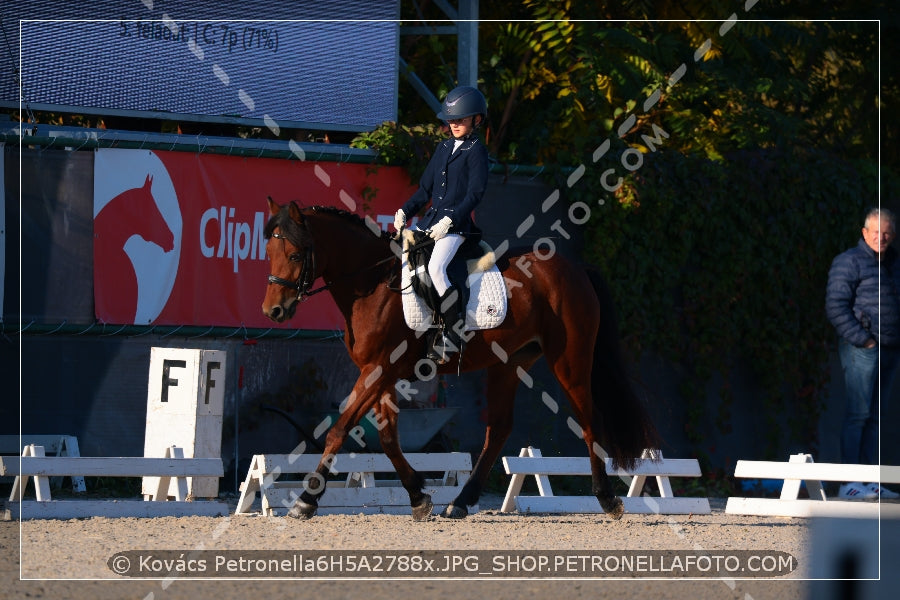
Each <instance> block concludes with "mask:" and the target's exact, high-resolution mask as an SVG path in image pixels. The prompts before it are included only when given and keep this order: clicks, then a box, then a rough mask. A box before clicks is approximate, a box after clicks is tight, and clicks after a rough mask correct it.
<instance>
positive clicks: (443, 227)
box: [428, 217, 453, 241]
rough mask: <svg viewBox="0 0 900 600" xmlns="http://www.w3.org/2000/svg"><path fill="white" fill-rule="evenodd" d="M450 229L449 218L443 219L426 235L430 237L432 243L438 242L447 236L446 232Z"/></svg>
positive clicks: (450, 222)
mask: <svg viewBox="0 0 900 600" xmlns="http://www.w3.org/2000/svg"><path fill="white" fill-rule="evenodd" d="M451 227H453V220H452V219H450V217H444V218H442V219H441V220H440V221H438V222H437V223H435V224H434V226H432V228H431V229H430V230H429V233H428V235H430V236H431V239H433V240H434V241H438V240H439V239H441V238H442V237H444V236H445V235H447V232H448V231H450V228H451Z"/></svg>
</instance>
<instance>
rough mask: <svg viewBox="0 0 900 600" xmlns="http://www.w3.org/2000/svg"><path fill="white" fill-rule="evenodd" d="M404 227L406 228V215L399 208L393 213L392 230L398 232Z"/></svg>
mask: <svg viewBox="0 0 900 600" xmlns="http://www.w3.org/2000/svg"><path fill="white" fill-rule="evenodd" d="M404 227H406V213H405V212H403V209H402V208H401V209H400V210H398V211H397V212H396V213H394V229H396V230H397V231H400V230H401V229H403V228H404Z"/></svg>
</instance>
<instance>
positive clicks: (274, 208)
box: [266, 196, 281, 217]
mask: <svg viewBox="0 0 900 600" xmlns="http://www.w3.org/2000/svg"><path fill="white" fill-rule="evenodd" d="M266 200H267V201H268V202H269V214H271V215H272V216H273V217H274V216H275V215H277V214H278V213H279V212H281V207H280V206H278V203H277V202H275V201H274V200H272V196H266Z"/></svg>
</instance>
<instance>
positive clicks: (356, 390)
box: [288, 371, 380, 519]
mask: <svg viewBox="0 0 900 600" xmlns="http://www.w3.org/2000/svg"><path fill="white" fill-rule="evenodd" d="M367 375H368V371H364V372H363V373H361V374H360V376H359V379H357V380H356V384H355V385H354V386H353V391H351V392H350V396H349V397H348V398H347V400H346V402H345V405H344V410H343V411H342V412H341V414H340V415H339V416H338V419H337V421H336V422H335V424H334V425H332V426H331V429H329V430H328V435H327V436H325V449H324V450H323V452H322V458H320V459H319V464H318V466H317V467H316V470H315V471H314V472H313V473H310V474H309V475H307V476H306V478H305V479H304V480H303V492H302V493H301V494H300V497H299V498H297V500H296V501H295V502H294V505H293V506H292V507H291V509H290V510H289V511H288V516H289V517H293V518H295V519H309V518H310V517H312V516H313V515H315V514H316V510H317V509H318V508H319V498H321V497H322V494H324V493H325V484H326V482H327V481H328V477H329V475H330V474H331V469H332V465H333V464H334V461H335V458H336V457H337V454H338V452H339V451H340V449H341V446H343V445H344V442H345V441H346V440H347V436H348V435H349V433H350V430H351V429H352V428H353V427H355V426H356V424H357V423H359V421H360V419H362V417H363V415H365V414H366V413H367V412H368V411H369V409H371V408H372V406H373V404H376V403H377V401H378V398H379V392H380V389H373V388H372V386H370V385H367V383H366V381H365V380H366V377H367Z"/></svg>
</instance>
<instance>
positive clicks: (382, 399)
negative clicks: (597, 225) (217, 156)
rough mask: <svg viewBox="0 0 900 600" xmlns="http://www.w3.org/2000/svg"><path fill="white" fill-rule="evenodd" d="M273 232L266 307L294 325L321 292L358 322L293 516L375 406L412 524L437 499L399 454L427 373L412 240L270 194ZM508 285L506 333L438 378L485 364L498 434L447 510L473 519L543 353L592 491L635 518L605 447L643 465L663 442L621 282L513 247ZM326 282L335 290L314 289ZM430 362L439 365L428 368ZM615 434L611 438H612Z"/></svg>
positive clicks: (471, 339) (486, 334)
mask: <svg viewBox="0 0 900 600" xmlns="http://www.w3.org/2000/svg"><path fill="white" fill-rule="evenodd" d="M268 203H269V213H270V218H269V220H268V222H267V224H266V227H265V229H264V235H265V237H266V239H267V242H266V244H267V245H266V252H267V254H268V257H269V263H270V264H269V266H270V275H269V277H268V283H267V286H266V292H265V297H264V300H263V303H262V310H263V313H265V315H266V316H267V317H269V319H271V320H273V321H275V322H277V323H281V322H284V321H285V320H287V319H290V318H291V317H292V316H293V315H294V314H295V311H296V310H297V307H298V306H299V305H300V304H301V302H302V301H303V300H304V299H305V298H306V297H307V296H309V295H311V294H314V293H316V292H319V291H326V290H327V291H328V292H329V293H330V294H331V296H332V298H333V299H334V301H335V304H336V305H337V307H338V308H339V309H340V311H341V313H342V314H343V316H344V318H345V320H346V329H345V332H344V341H345V344H346V346H347V351H348V352H349V354H350V358H351V359H352V360H353V362H354V363H355V364H356V366H357V367H359V370H360V374H359V378H358V379H357V380H356V383H355V384H354V386H353V390H352V391H351V392H350V394H349V396H348V398H347V400H346V401H345V408H344V409H343V411H342V412H341V414H340V415H339V416H338V418H337V420H336V422H335V423H334V424H333V425H332V426H331V428H330V430H329V431H328V434H327V435H326V438H325V446H324V451H323V453H322V457H321V459H320V462H319V464H318V466H317V468H316V471H315V473H314V474H310V475H309V476H308V477H307V479H306V484H305V485H304V491H303V492H302V493H301V494H300V495H299V497H298V498H297V499H296V501H295V502H294V504H293V506H292V507H291V509H290V511H289V512H288V516H290V517H294V518H299V519H308V518H310V517H312V516H314V515H315V513H316V509H317V508H318V499H319V498H320V497H321V495H322V494H323V493H324V491H325V481H326V480H327V477H328V474H329V470H330V467H331V465H332V464H333V461H334V457H335V456H336V454H337V452H338V451H339V450H340V448H341V446H342V445H343V443H344V441H345V440H346V438H347V436H348V433H349V432H350V431H351V429H352V428H353V427H354V426H355V425H356V423H357V422H358V421H359V420H360V419H361V418H362V417H363V416H364V415H366V414H367V413H368V412H369V411H370V410H371V409H374V411H375V415H376V418H377V422H378V427H379V432H378V435H379V440H380V442H381V446H382V450H383V451H384V453H385V455H386V456H387V457H388V458H389V459H390V461H391V463H392V464H393V466H394V469H395V471H396V472H397V476H398V478H399V479H400V482H401V484H402V485H403V487H404V488H405V489H406V491H407V492H408V493H409V499H410V507H411V510H412V516H413V519H414V520H416V521H420V520H425V519H428V518H430V516H431V513H432V510H433V503H432V501H431V497H430V496H429V494H427V493H425V492H424V491H423V489H422V488H423V487H424V479H423V477H422V476H421V475H420V474H419V473H417V472H416V471H415V470H414V469H412V467H410V465H409V463H408V462H407V460H406V458H405V457H404V456H403V453H402V452H401V450H400V442H399V439H398V437H397V415H398V410H399V409H398V408H397V407H398V403H397V401H396V384H397V382H398V381H400V380H401V379H406V380H407V381H411V380H413V379H414V378H416V376H417V374H418V375H419V379H423V378H424V377H422V376H421V375H422V372H423V368H424V367H423V366H422V365H423V361H424V360H425V359H424V357H425V355H426V347H425V344H426V340H425V339H424V338H426V337H427V336H417V335H416V332H415V331H413V330H412V329H410V328H409V327H408V326H407V325H406V323H405V321H404V316H403V309H402V305H401V292H400V291H399V290H398V289H397V288H398V287H399V285H397V283H398V282H399V269H400V260H399V258H398V254H399V247H398V246H397V244H396V241H395V240H394V238H393V236H392V235H391V234H390V233H388V232H382V231H381V229H380V227H379V226H378V225H377V224H375V223H374V221H372V220H371V218H369V219H363V218H361V217H359V216H358V215H356V214H353V213H349V212H346V211H343V210H340V209H337V208H333V207H326V206H313V207H306V208H301V207H300V206H299V205H298V204H297V203H296V202H293V201H292V202H289V203H287V204H285V205H283V206H282V205H279V204H278V203H276V202H275V201H273V200H272V199H271V198H269V200H268ZM497 265H498V267H499V268H500V270H501V272H502V274H503V276H504V278H505V281H506V286H507V297H508V307H507V315H506V318H505V319H504V321H503V322H502V324H501V325H500V326H498V327H496V328H493V329H485V330H479V331H473V332H466V334H465V337H466V338H467V341H466V343H465V347H464V350H463V351H462V352H461V353H458V354H455V355H453V358H452V360H450V361H449V362H447V363H446V364H442V365H436V364H434V363H432V364H431V365H430V366H428V367H427V369H426V370H425V371H424V372H425V373H426V375H427V374H434V373H457V372H467V371H473V370H482V369H484V370H486V379H487V386H486V396H487V427H486V432H485V441H484V445H483V448H482V450H481V453H480V455H479V456H478V459H477V460H476V462H475V466H474V467H473V470H472V473H471V476H470V478H469V479H468V480H467V481H466V483H465V484H464V485H463V487H462V489H461V490H460V493H459V494H458V495H457V497H456V498H454V499H453V500H452V501H451V503H450V504H448V505H447V507H446V509H445V510H444V511H443V513H442V516H443V517H447V518H452V519H461V518H464V517H466V516H467V515H468V508H469V507H471V506H473V505H474V504H476V503H477V501H478V498H479V496H480V495H481V492H482V489H483V487H484V485H485V483H486V481H487V478H488V475H489V473H490V470H491V467H492V466H493V464H494V463H495V461H496V460H497V458H498V456H499V454H500V452H501V451H502V448H503V445H504V443H505V442H506V440H507V438H508V437H509V435H510V433H511V431H512V427H513V404H514V397H515V391H516V388H517V386H518V384H519V381H520V377H521V376H522V374H523V373H527V371H528V369H529V368H531V367H532V365H534V363H535V362H536V361H537V360H538V358H540V357H541V356H544V357H545V359H546V361H547V364H548V365H549V367H550V369H551V371H552V372H553V374H554V376H555V377H556V379H557V380H558V382H559V384H560V386H561V387H562V389H563V390H564V392H565V394H566V396H567V397H568V400H569V402H570V404H571V407H572V409H573V412H574V415H575V418H576V419H577V421H578V424H579V425H580V426H581V428H582V431H583V437H584V442H585V444H586V445H587V448H588V453H589V456H590V465H591V491H592V493H593V494H594V495H595V496H596V497H597V499H598V500H599V501H600V505H601V507H602V508H603V510H604V512H605V513H606V514H607V515H608V516H609V517H611V518H612V519H619V518H621V517H622V515H623V514H624V512H625V511H624V506H623V503H622V500H621V499H620V498H619V497H617V496H616V495H615V494H614V493H613V489H612V484H611V483H610V479H609V476H608V475H607V473H606V468H605V464H604V460H603V458H602V456H603V455H604V450H605V451H606V452H608V453H609V457H610V458H611V459H612V464H613V466H614V467H618V466H624V467H630V466H634V464H635V462H636V459H637V457H639V456H640V455H641V452H642V451H643V450H644V449H645V448H657V447H659V445H658V442H659V438H658V433H657V431H656V428H655V427H654V425H653V423H652V422H651V419H650V417H649V414H648V412H647V410H646V408H645V407H644V406H643V404H642V402H641V401H640V399H639V398H638V396H637V395H636V393H635V392H634V390H633V387H632V385H631V382H630V379H629V378H628V376H627V374H626V369H625V367H624V360H623V356H622V353H621V350H620V347H619V339H618V327H617V323H616V316H615V311H614V306H613V302H612V297H611V294H610V291H609V289H608V287H607V285H606V283H605V281H604V279H603V278H602V277H601V276H600V274H599V272H598V271H596V270H594V269H590V268H587V267H585V266H582V265H579V264H577V263H575V262H574V261H571V260H568V259H566V258H564V257H563V256H561V255H559V254H553V255H552V256H550V257H547V256H544V255H540V256H539V255H538V254H536V253H535V252H534V251H533V249H526V250H521V251H518V250H513V249H510V250H509V251H508V252H506V253H505V254H503V255H502V256H501V257H500V258H499V259H498V261H497ZM320 277H321V278H322V280H323V282H324V286H323V287H320V288H318V289H316V290H313V289H312V285H313V283H314V282H315V281H317V280H318V279H319V278H320ZM428 369H432V370H431V371H429V370H428ZM601 443H602V445H601Z"/></svg>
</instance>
